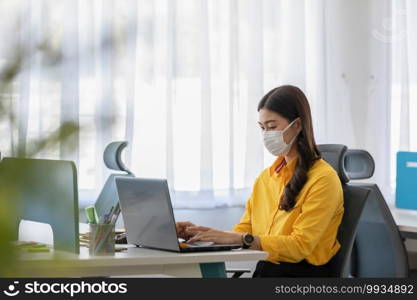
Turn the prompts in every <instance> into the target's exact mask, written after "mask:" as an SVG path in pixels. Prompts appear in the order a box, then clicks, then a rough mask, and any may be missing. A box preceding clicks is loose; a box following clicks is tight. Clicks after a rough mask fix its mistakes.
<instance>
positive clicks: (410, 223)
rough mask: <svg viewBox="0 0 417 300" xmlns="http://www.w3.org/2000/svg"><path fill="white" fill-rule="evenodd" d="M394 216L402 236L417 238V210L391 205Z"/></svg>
mask: <svg viewBox="0 0 417 300" xmlns="http://www.w3.org/2000/svg"><path fill="white" fill-rule="evenodd" d="M390 209H391V213H392V216H393V217H394V220H395V223H397V226H398V229H399V231H400V232H401V234H402V236H403V237H405V238H409V239H417V210H410V209H400V208H396V207H390Z"/></svg>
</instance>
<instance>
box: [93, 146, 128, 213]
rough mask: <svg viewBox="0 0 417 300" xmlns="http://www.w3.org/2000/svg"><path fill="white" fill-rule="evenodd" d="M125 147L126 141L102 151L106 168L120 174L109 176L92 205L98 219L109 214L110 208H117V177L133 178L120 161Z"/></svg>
mask: <svg viewBox="0 0 417 300" xmlns="http://www.w3.org/2000/svg"><path fill="white" fill-rule="evenodd" d="M127 145H128V142H126V141H121V142H112V143H110V144H108V145H107V147H106V149H105V150H104V153H103V160H104V164H105V165H106V167H107V168H109V169H111V170H115V171H119V172H122V173H113V174H110V176H109V177H108V178H107V180H106V182H105V183H104V186H103V189H102V190H101V192H100V195H99V196H98V198H97V200H96V202H95V204H94V206H95V208H96V211H97V215H98V216H99V217H101V216H104V215H105V214H107V213H109V211H110V210H111V208H112V207H113V208H114V209H116V208H118V206H119V197H118V195H117V189H116V181H115V178H116V177H119V176H129V177H134V176H135V175H134V174H133V173H132V172H131V171H130V170H129V169H128V168H127V167H126V166H125V164H124V163H123V161H122V151H123V149H124V148H126V146H127Z"/></svg>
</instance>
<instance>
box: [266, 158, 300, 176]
mask: <svg viewBox="0 0 417 300" xmlns="http://www.w3.org/2000/svg"><path fill="white" fill-rule="evenodd" d="M284 159H285V157H284V156H283V155H281V156H278V157H277V159H276V160H275V161H274V163H273V164H272V166H271V167H270V168H269V175H270V176H274V174H275V168H276V167H277V166H278V165H279V164H280V163H281V162H282V161H283V160H284ZM297 160H298V156H296V157H294V158H293V159H292V160H290V161H289V162H288V163H287V164H286V165H285V166H283V167H282V169H281V170H280V171H279V173H278V174H277V175H278V176H279V175H286V177H291V176H292V174H293V173H294V169H295V166H296V163H297Z"/></svg>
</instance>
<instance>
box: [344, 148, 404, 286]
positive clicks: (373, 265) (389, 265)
mask: <svg viewBox="0 0 417 300" xmlns="http://www.w3.org/2000/svg"><path fill="white" fill-rule="evenodd" d="M345 169H346V172H347V173H348V174H349V177H350V179H368V178H371V177H372V175H373V173H374V169H375V163H374V160H373V158H372V156H371V155H370V154H369V153H368V152H367V151H365V150H356V149H351V150H348V151H347V153H346V157H345ZM353 185H354V186H358V187H365V188H367V189H369V190H370V194H369V199H368V200H367V202H366V204H365V208H364V211H363V213H362V216H361V218H360V220H359V225H358V232H357V233H356V237H355V244H354V247H353V253H352V254H353V255H352V275H353V276H354V277H359V278H362V277H383V278H384V277H385V278H386V277H389V278H401V277H408V257H407V251H406V249H405V246H404V242H403V239H402V237H401V234H400V232H399V230H398V227H397V225H396V224H395V221H394V218H393V217H392V214H391V211H390V209H389V208H388V205H387V203H386V201H385V199H384V196H383V195H382V193H381V191H380V190H379V188H378V186H377V185H376V184H374V183H355V184H352V186H353Z"/></svg>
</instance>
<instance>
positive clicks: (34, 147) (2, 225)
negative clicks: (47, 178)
mask: <svg viewBox="0 0 417 300" xmlns="http://www.w3.org/2000/svg"><path fill="white" fill-rule="evenodd" d="M48 45H49V44H48V42H44V43H42V45H41V46H39V47H38V48H37V49H25V48H21V47H17V49H15V51H14V55H13V57H12V58H11V59H10V60H9V61H8V62H7V64H6V66H4V67H3V68H2V69H0V122H3V121H8V122H9V123H10V128H11V129H12V131H13V130H14V129H15V128H17V126H18V124H17V121H16V120H17V118H16V116H15V114H14V112H13V110H12V109H11V106H10V105H6V102H7V101H8V100H9V98H8V97H10V95H12V94H13V83H14V82H15V81H16V79H17V77H18V75H19V74H20V73H21V72H22V70H23V68H24V65H25V61H27V60H29V59H30V57H31V55H33V54H34V52H36V51H40V52H41V53H42V55H43V56H44V57H45V60H44V61H46V62H48V63H47V66H55V65H58V64H60V63H61V60H62V59H61V56H60V55H57V54H56V51H54V49H52V48H51V47H49V46H48ZM74 63H75V62H74ZM78 131H79V127H78V125H77V124H75V123H73V122H65V123H62V124H61V125H60V126H59V127H58V128H57V129H56V130H55V131H54V132H52V133H51V134H49V135H47V136H44V137H42V138H40V139H38V140H31V141H28V143H27V145H26V147H25V149H22V148H20V147H21V145H12V146H13V149H15V151H13V152H14V153H16V154H17V155H18V156H24V157H28V158H30V157H35V156H36V155H37V154H38V153H40V152H42V151H44V150H47V149H51V148H53V147H55V146H56V145H58V144H60V143H65V145H66V146H68V147H70V148H71V144H72V143H73V139H72V137H73V136H74V135H76V134H77V133H78ZM0 134H1V132H0ZM12 134H13V133H12ZM1 150H2V149H0V153H1ZM15 171H16V172H14V175H13V176H19V174H22V172H30V170H15ZM15 189H16V188H15V187H14V186H13V183H11V184H10V185H9V186H8V188H7V190H0V277H8V276H13V275H14V274H13V269H14V267H15V266H16V264H18V263H19V261H18V259H17V249H16V247H14V245H13V237H14V236H15V233H14V232H12V230H13V226H12V224H13V220H15V218H16V209H17V206H18V203H13V202H12V201H10V199H11V198H13V197H11V196H12V195H13V194H14V193H15V192H16V191H15Z"/></svg>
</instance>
